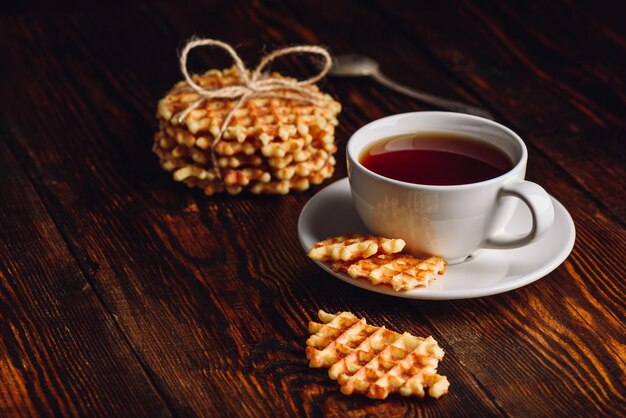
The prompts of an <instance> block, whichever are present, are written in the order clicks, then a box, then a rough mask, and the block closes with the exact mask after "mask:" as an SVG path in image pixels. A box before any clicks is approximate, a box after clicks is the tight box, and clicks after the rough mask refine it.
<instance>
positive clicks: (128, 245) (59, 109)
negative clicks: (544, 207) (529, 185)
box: [0, 0, 626, 417]
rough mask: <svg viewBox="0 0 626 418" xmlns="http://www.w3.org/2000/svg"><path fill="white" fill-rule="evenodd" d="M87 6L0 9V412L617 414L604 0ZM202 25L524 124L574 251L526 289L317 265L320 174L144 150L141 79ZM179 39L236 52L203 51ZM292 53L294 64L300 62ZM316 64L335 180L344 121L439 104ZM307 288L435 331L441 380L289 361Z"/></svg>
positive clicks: (309, 308) (169, 76) (620, 213)
mask: <svg viewBox="0 0 626 418" xmlns="http://www.w3.org/2000/svg"><path fill="white" fill-rule="evenodd" d="M84 3H85V4H83V2H72V1H68V2H66V3H62V4H61V5H59V6H56V7H51V6H50V5H46V4H45V3H44V4H41V3H39V2H33V3H32V4H31V3H18V4H10V5H3V6H2V17H1V20H0V51H2V65H1V66H0V80H1V84H0V85H1V91H2V94H0V103H1V105H0V337H1V339H0V415H2V416H32V415H41V416H52V415H55V416H85V415H91V416H133V417H137V416H148V417H157V416H325V415H327V416H365V415H379V414H380V415H384V416H396V415H423V416H435V415H437V416H474V417H476V416H520V417H527V416H563V417H572V416H601V415H605V416H619V415H624V414H625V411H626V390H625V375H626V374H625V369H626V368H625V347H626V345H625V343H626V341H625V329H624V321H625V320H626V317H625V310H624V303H625V298H624V293H625V290H626V288H625V286H624V263H623V260H624V259H625V258H626V250H625V246H624V242H625V240H626V236H625V234H624V221H625V219H626V218H625V212H624V200H625V192H624V178H625V170H624V161H625V154H626V153H625V148H624V137H625V135H626V122H625V120H626V119H625V116H626V106H625V102H626V94H625V91H626V81H625V78H624V75H625V74H626V56H625V51H626V39H625V33H624V26H623V21H622V20H623V15H620V13H619V9H618V8H617V6H615V7H614V8H611V7H608V6H606V7H604V8H599V7H597V5H596V3H595V2H589V1H585V2H583V3H575V2H570V1H567V0H558V1H555V2H546V4H542V3H541V2H537V3H536V4H527V5H521V4H519V5H515V6H514V7H513V6H512V5H507V4H505V3H502V2H498V1H493V2H488V4H484V5H481V6H478V5H474V4H472V3H473V2H450V3H449V2H436V4H430V5H428V6H425V5H424V6H410V5H408V4H397V5H395V6H390V5H389V4H388V3H386V2H373V3H371V4H370V3H363V2H357V1H353V2H342V1H337V2H322V3H321V4H318V2H315V1H304V2H303V1H294V2H289V3H284V2H270V3H263V4H261V2H236V3H231V2H228V3H229V4H211V3H213V2H200V1H195V2H192V3H191V4H178V2H174V1H169V2H168V1H163V2H154V3H152V2H148V3H139V2H131V3H129V4H127V3H126V2H104V1H102V2H95V3H94V2H84ZM92 3H93V4H92ZM97 3H100V4H97ZM225 3H226V2H225ZM193 34H198V35H203V36H210V37H215V38H219V39H223V40H225V41H227V42H230V43H233V44H235V45H236V46H237V47H238V50H239V51H240V52H241V53H242V55H243V56H244V57H245V59H246V60H247V62H248V63H249V64H250V65H254V63H256V62H257V60H258V59H259V57H260V56H261V55H262V53H263V47H264V45H265V46H267V47H268V50H271V49H273V48H274V47H278V46H284V45H289V44H296V43H312V44H322V45H326V46H328V47H330V49H331V50H332V51H333V52H334V53H346V52H359V53H365V54H367V55H370V56H372V57H375V58H376V59H377V60H379V61H380V63H381V65H382V68H383V70H384V71H385V73H387V74H388V75H389V76H391V77H392V78H395V79H397V80H398V81H400V82H403V83H405V84H407V85H411V86H414V87H416V88H420V89H422V90H425V91H428V92H430V93H433V94H437V95H441V96H444V97H448V98H453V99H456V100H460V101H465V102H468V103H473V104H475V105H477V106H480V107H483V108H485V109H487V110H488V111H490V112H492V113H493V114H494V115H495V118H496V120H497V121H499V122H501V123H503V124H505V125H507V126H510V127H511V128H512V129H514V130H515V131H517V132H518V133H519V134H520V135H521V136H522V137H523V138H524V139H525V140H526V142H527V144H528V147H529V152H530V164H529V169H528V178H529V179H530V180H534V181H537V182H540V183H541V184H542V185H544V186H545V188H546V189H547V190H548V191H549V192H550V193H551V194H552V195H554V196H555V197H556V198H557V199H558V200H559V201H561V202H562V203H563V204H564V205H565V207H567V208H568V210H569V211H570V213H571V215H572V217H573V218H574V221H575V224H576V228H577V240H576V245H575V247H574V250H573V252H572V254H571V255H570V257H569V258H568V259H567V260H566V261H565V262H564V263H563V264H562V265H561V266H560V267H559V268H557V269H556V270H555V271H554V272H552V273H551V274H549V275H548V276H547V277H545V278H543V279H541V280H539V281H537V282H535V283H533V284H531V285H529V286H526V287H524V288H521V289H518V290H515V291H511V292H508V293H505V294H501V295H497V296H491V297H484V298H480V299H472V300H457V301H443V302H441V301H440V302H426V301H424V302H420V301H412V300H403V299H398V298H392V297H388V296H384V295H378V294H373V293H369V292H367V291H364V290H361V289H359V288H356V287H353V286H350V285H348V284H346V283H344V282H341V281H339V280H337V279H335V278H333V277H331V276H330V275H329V274H326V273H324V272H323V271H321V270H320V269H319V268H318V267H317V266H316V265H315V264H314V263H312V262H311V261H310V260H309V259H307V257H306V256H305V253H304V251H303V249H302V248H301V247H300V244H299V242H298V237H297V231H296V222H297V219H298V215H299V213H300V210H301V209H302V207H303V205H304V204H305V203H306V202H307V201H308V200H309V199H310V198H311V197H312V196H313V195H314V194H315V193H316V192H318V191H319V190H320V189H321V187H314V188H313V189H311V190H309V191H307V192H303V193H292V194H291V195H289V196H286V197H276V196H261V197H259V196H253V195H247V194H246V195H241V196H237V197H230V196H215V197H211V198H208V197H206V196H204V195H203V194H202V193H201V192H199V191H196V190H191V189H188V188H186V187H184V186H181V185H180V184H176V183H174V182H173V181H172V180H171V177H170V175H168V174H167V173H165V172H163V171H162V170H161V169H160V168H159V165H158V162H157V158H156V157H155V156H154V154H153V153H152V152H151V150H150V148H151V144H152V135H153V132H154V130H155V128H156V120H155V117H154V113H155V106H156V102H157V100H158V99H159V97H161V95H162V94H163V93H164V92H165V91H166V90H167V89H168V88H169V87H170V86H171V85H172V84H173V83H174V82H176V81H177V80H179V79H181V75H180V73H179V69H178V66H177V57H176V51H177V48H179V47H180V46H181V45H182V43H183V42H184V40H185V39H187V38H188V37H190V36H191V35H193ZM193 61H194V63H193V65H192V68H194V69H195V70H196V71H201V70H203V69H206V68H210V67H215V66H218V67H221V66H224V65H227V64H228V63H227V61H226V59H225V58H223V57H222V56H220V55H219V54H211V53H210V52H207V51H202V52H198V53H195V55H194V58H193ZM302 62H303V61H288V62H287V63H286V64H285V66H286V68H287V69H289V70H291V71H293V73H295V74H301V73H302V72H303V69H306V64H303V63H302ZM322 85H323V88H324V89H325V90H327V91H328V92H330V93H331V94H333V95H334V96H335V97H336V98H338V100H340V101H341V102H342V104H343V108H344V110H343V112H342V113H341V116H340V125H339V128H338V132H337V138H336V139H337V143H338V145H339V149H340V151H339V153H338V155H337V160H338V161H339V163H338V166H337V171H336V173H335V175H334V176H333V181H334V180H337V179H340V178H342V177H344V176H345V175H346V170H345V164H344V156H345V154H344V147H345V144H346V141H347V140H348V138H349V137H350V135H351V133H352V132H354V131H355V129H357V128H358V127H360V126H362V125H363V124H365V123H367V122H369V121H371V120H374V119H377V118H380V117H383V116H386V115H390V114H394V113H400V112H407V111H414V110H427V109H430V108H429V107H428V106H426V105H424V104H422V103H419V102H416V101H414V100H411V99H408V98H406V97H403V96H401V95H397V94H394V93H391V92H390V91H389V90H386V89H385V88H384V87H381V86H379V85H377V84H375V83H374V82H372V81H369V80H365V79H361V80H357V79H327V80H326V81H324V82H323V83H322ZM326 184H328V183H326ZM318 309H325V310H327V311H330V312H337V311H343V310H349V311H352V312H354V313H355V314H358V315H360V316H364V317H366V318H367V319H368V320H369V322H371V323H373V324H378V325H385V326H387V327H389V328H392V329H395V330H406V331H410V332H411V333H413V334H415V335H421V336H427V335H433V336H434V337H435V338H436V339H437V340H438V341H439V343H440V344H441V346H442V347H443V348H444V349H445V351H446V357H445V360H444V361H443V363H442V364H441V366H440V372H441V373H442V374H445V375H447V376H448V378H449V380H450V382H451V387H450V392H449V394H447V395H445V396H443V397H442V398H440V399H438V400H433V399H424V400H419V399H407V398H403V397H400V396H393V397H391V398H390V399H388V400H386V401H384V402H381V401H373V400H369V399H367V398H365V397H362V396H351V397H346V396H344V395H342V394H341V393H340V392H339V390H338V387H337V385H336V383H335V382H333V381H331V380H330V379H328V377H327V374H326V371H325V370H323V369H310V368H309V367H308V365H307V360H306V358H305V354H304V346H305V340H306V338H307V323H308V321H309V320H311V319H313V318H314V317H315V315H316V313H317V311H318Z"/></svg>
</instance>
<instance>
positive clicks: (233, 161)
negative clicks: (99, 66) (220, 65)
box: [153, 67, 341, 195]
mask: <svg viewBox="0 0 626 418" xmlns="http://www.w3.org/2000/svg"><path fill="white" fill-rule="evenodd" d="M267 78H271V79H283V80H290V79H288V78H286V77H283V76H281V75H280V74H277V73H272V74H270V75H268V76H267ZM192 79H193V81H194V82H195V83H197V84H198V85H200V86H202V87H203V88H205V89H220V88H223V87H228V86H235V85H239V84H240V77H239V72H238V70H237V68H236V67H233V68H230V69H226V70H224V71H218V70H210V71H208V72H206V73H205V74H202V75H193V76H192ZM304 88H306V89H307V90H310V91H314V92H318V91H319V89H318V88H317V86H315V85H310V86H306V87H304ZM281 93H285V92H284V91H281V90H278V91H276V94H281ZM200 98H201V96H200V95H199V94H198V93H196V92H195V91H194V90H192V89H190V88H189V86H188V85H187V83H186V82H184V81H181V82H179V83H177V84H176V85H174V87H173V88H172V89H171V90H170V91H169V92H168V93H167V95H166V96H165V97H163V98H162V99H161V100H160V101H159V104H158V107H157V117H158V119H159V130H158V132H157V133H156V135H155V140H154V146H153V150H154V152H155V153H156V154H157V155H158V157H159V160H160V164H161V167H162V168H163V169H165V170H167V171H169V172H171V173H172V175H173V178H174V180H175V181H180V182H184V183H185V184H187V185H188V186H190V187H201V188H203V189H204V192H205V193H206V194H207V195H211V194H213V193H217V192H223V191H226V192H228V193H230V194H238V193H240V192H242V191H243V190H249V191H250V192H252V193H271V194H287V193H289V191H290V190H300V191H301V190H306V189H308V188H309V187H310V185H311V184H320V183H321V182H322V181H324V180H325V179H327V178H329V177H331V176H332V174H333V172H334V166H335V158H334V157H333V154H334V153H335V152H336V151H337V147H336V145H335V143H334V138H335V137H334V134H335V126H336V125H337V123H338V122H337V114H338V113H339V112H340V110H341V105H340V104H339V103H338V102H336V101H335V100H333V99H332V97H330V96H329V95H327V94H324V95H322V100H321V101H320V103H317V104H311V103H308V102H306V101H301V100H297V99H285V98H273V97H270V98H268V97H252V98H249V99H248V100H246V101H245V103H243V105H242V106H240V107H239V108H238V109H236V110H235V111H234V113H233V116H232V118H231V120H230V122H229V123H228V126H227V128H226V129H225V131H224V133H223V135H222V137H221V138H219V141H217V142H216V141H215V138H216V137H217V136H218V135H219V132H220V128H221V127H222V124H223V123H224V120H225V119H226V118H227V116H228V114H229V113H230V112H231V110H232V109H233V107H234V106H235V104H236V102H237V100H235V99H207V100H205V101H203V102H202V103H201V104H200V105H199V106H197V107H196V108H195V109H193V110H192V111H190V112H188V114H187V115H186V116H185V117H184V118H180V116H181V114H182V112H184V111H185V110H186V109H187V108H188V107H189V105H190V104H191V103H194V102H195V101H197V100H198V99H200ZM212 153H215V156H216V157H217V158H216V160H215V161H217V167H214V165H213V162H212V161H213V159H212Z"/></svg>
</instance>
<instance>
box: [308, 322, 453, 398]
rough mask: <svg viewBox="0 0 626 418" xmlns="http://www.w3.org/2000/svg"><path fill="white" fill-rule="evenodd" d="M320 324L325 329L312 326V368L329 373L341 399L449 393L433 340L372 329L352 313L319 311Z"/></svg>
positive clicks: (310, 328) (438, 349) (309, 355)
mask: <svg viewBox="0 0 626 418" xmlns="http://www.w3.org/2000/svg"><path fill="white" fill-rule="evenodd" d="M319 318H320V320H321V323H318V322H309V332H310V333H311V336H310V337H309V339H308V340H307V341H306V345H307V347H306V356H307V359H308V360H309V366H310V367H325V368H328V369H329V371H328V375H329V376H330V378H331V379H333V380H337V382H338V383H339V385H340V388H341V392H342V393H344V394H346V395H350V394H352V393H360V394H365V395H366V396H367V397H369V398H373V399H384V398H386V397H387V396H388V395H389V394H392V393H400V394H401V395H403V396H411V395H415V396H418V397H420V398H423V397H424V396H425V394H426V393H427V392H428V394H429V395H430V396H431V397H433V398H439V397H440V396H441V395H443V394H445V393H447V392H448V386H449V383H448V379H447V378H446V377H445V376H441V375H439V374H438V373H437V366H438V365H439V361H440V360H441V359H442V358H443V356H444V351H443V350H442V349H441V348H440V347H439V345H438V344H437V341H435V340H434V339H433V337H428V338H420V337H415V336H413V335H411V334H409V333H406V332H405V333H403V334H400V333H397V332H394V331H391V330H389V329H386V328H385V327H376V326H372V325H369V324H367V323H366V321H365V319H359V318H357V317H356V316H354V315H353V314H352V313H350V312H341V313H338V314H336V315H333V314H329V313H326V312H324V311H322V310H320V311H319Z"/></svg>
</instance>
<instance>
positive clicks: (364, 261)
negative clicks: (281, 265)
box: [308, 234, 447, 292]
mask: <svg viewBox="0 0 626 418" xmlns="http://www.w3.org/2000/svg"><path fill="white" fill-rule="evenodd" d="M404 245H405V242H404V241H403V240H401V239H389V238H382V237H374V236H372V235H364V234H350V235H341V236H338V237H333V238H328V239H325V240H323V241H320V242H317V243H315V244H314V245H313V248H311V250H310V251H309V254H308V255H309V257H310V258H312V259H314V260H317V261H324V262H328V263H329V265H330V267H331V268H332V269H333V271H336V272H339V271H340V272H344V273H347V274H349V275H350V276H351V277H353V278H358V279H366V280H369V281H370V282H371V283H372V284H374V285H388V286H391V287H392V288H393V290H395V291H396V292H401V291H407V290H411V289H415V288H416V287H425V286H427V285H428V283H429V282H430V281H432V280H435V279H437V277H438V276H439V275H442V274H444V273H445V272H446V268H447V263H446V261H445V260H444V259H443V258H442V257H439V256H433V257H429V258H427V259H425V260H423V259H420V258H416V257H413V256H412V255H410V254H404V253H402V252H401V251H402V250H403V249H404Z"/></svg>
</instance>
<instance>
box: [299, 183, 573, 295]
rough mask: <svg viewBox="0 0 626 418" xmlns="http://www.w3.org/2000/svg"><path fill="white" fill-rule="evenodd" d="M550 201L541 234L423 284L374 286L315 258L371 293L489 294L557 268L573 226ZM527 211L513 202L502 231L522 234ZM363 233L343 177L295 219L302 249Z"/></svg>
mask: <svg viewBox="0 0 626 418" xmlns="http://www.w3.org/2000/svg"><path fill="white" fill-rule="evenodd" d="M552 203H553V204H554V224H553V225H552V227H551V228H550V230H549V231H548V232H547V233H546V234H545V235H544V236H542V237H541V238H539V239H537V240H536V241H534V242H532V243H531V244H528V245H526V246H524V247H521V248H515V249H511V250H488V249H485V250H482V251H480V252H479V253H478V255H476V256H475V257H474V258H472V259H471V260H469V261H466V262H464V263H461V264H456V265H453V266H449V267H448V271H447V272H446V274H445V275H443V276H441V277H440V278H439V279H437V280H435V281H433V282H431V283H430V284H429V286H428V287H427V288H420V289H414V290H410V291H408V292H395V291H393V290H392V289H391V288H390V287H386V286H374V285H372V284H370V283H369V282H367V281H366V280H360V279H354V278H352V277H350V276H349V275H347V274H344V273H335V272H334V271H332V270H331V269H330V268H329V267H328V266H327V265H326V264H324V263H320V262H317V264H319V266H320V267H322V268H323V269H324V270H326V271H327V272H329V273H330V274H332V275H333V276H335V277H337V278H339V279H341V280H343V281H346V282H348V283H350V284H352V285H355V286H358V287H361V288H363V289H367V290H371V291H373V292H378V293H384V294H386V295H391V296H397V297H403V298H411V299H437V300H451V299H467V298H477V297H481V296H489V295H495V294H497V293H502V292H506V291H509V290H513V289H517V288H519V287H522V286H525V285H527V284H529V283H532V282H534V281H535V280H538V279H540V278H542V277H544V276H545V275H547V274H548V273H550V272H551V271H552V270H554V269H555V268H557V267H558V266H559V264H561V263H562V262H563V260H565V259H566V258H567V256H568V255H569V253H570V252H571V251H572V248H573V246H574V239H575V236H576V231H575V228H574V222H573V221H572V217H571V216H570V214H569V213H568V212H567V210H566V209H565V208H564V207H563V205H562V204H561V203H559V201H558V200H556V199H555V198H554V197H553V198H552ZM530 222H531V220H530V213H529V211H528V209H527V208H526V206H525V205H519V206H518V209H517V211H516V212H515V215H514V216H513V219H512V221H511V222H510V223H509V225H508V226H507V227H506V228H505V229H506V231H507V232H511V233H524V232H526V231H527V230H529V229H530ZM354 232H356V233H360V232H367V230H366V229H365V226H363V224H362V223H361V220H360V219H359V216H358V214H357V212H356V210H355V209H354V206H353V204H352V196H351V193H350V184H349V182H348V178H344V179H341V180H339V181H337V182H335V183H333V184H331V185H329V186H327V187H326V188H324V189H323V190H321V191H320V192H318V193H317V194H316V195H315V196H313V198H311V200H309V202H308V203H307V204H306V205H305V206H304V208H303V209H302V212H301V213H300V219H299V220H298V235H299V237H300V243H301V244H302V246H303V247H304V250H305V251H306V252H308V251H309V249H311V247H312V246H313V244H314V243H316V242H318V241H321V240H323V239H326V238H328V237H332V236H337V235H343V234H347V233H354Z"/></svg>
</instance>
